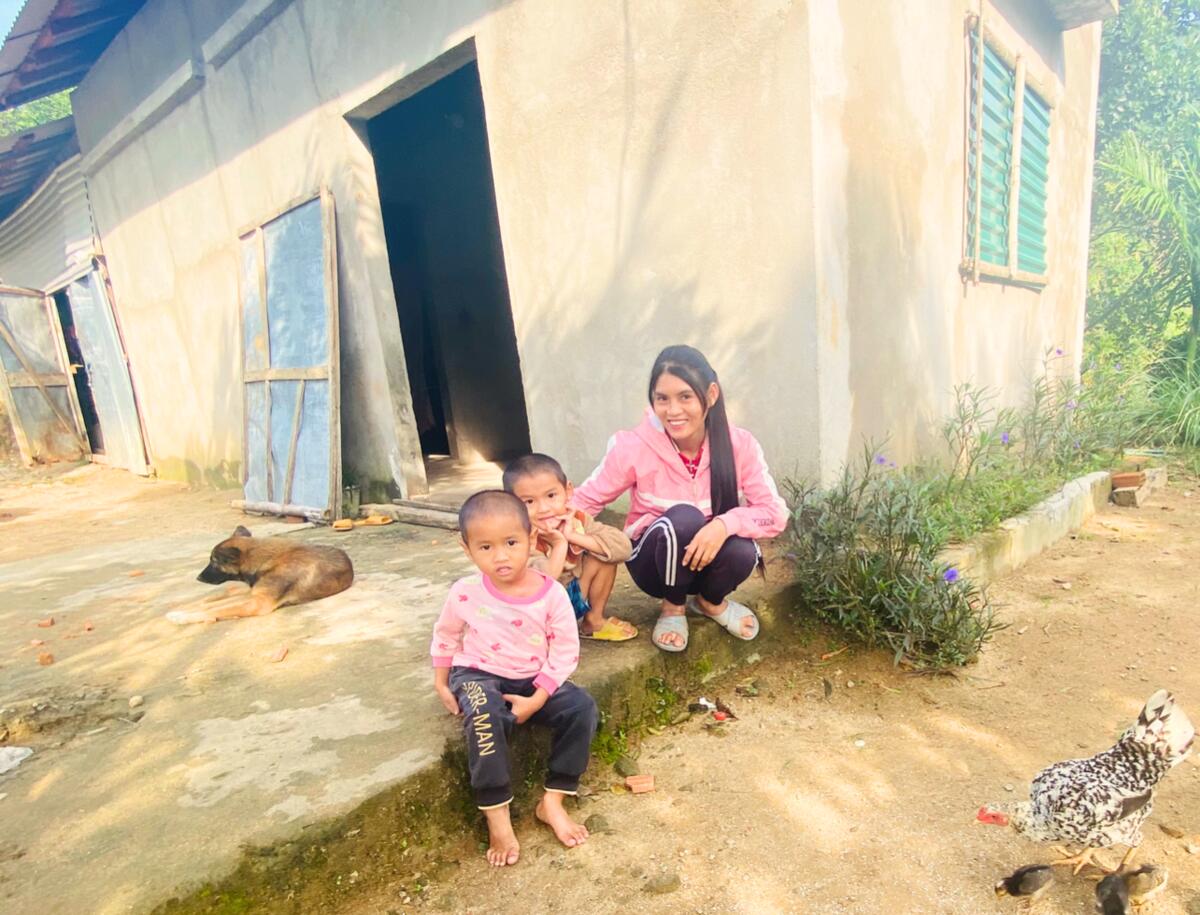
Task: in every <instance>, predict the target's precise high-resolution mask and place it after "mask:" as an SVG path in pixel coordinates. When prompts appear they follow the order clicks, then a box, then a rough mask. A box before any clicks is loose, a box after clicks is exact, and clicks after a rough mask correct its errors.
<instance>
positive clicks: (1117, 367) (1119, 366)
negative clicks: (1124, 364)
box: [1113, 362, 1121, 372]
mask: <svg viewBox="0 0 1200 915" xmlns="http://www.w3.org/2000/svg"><path fill="white" fill-rule="evenodd" d="M1113 368H1115V369H1116V370H1117V371H1118V372H1119V371H1121V363H1119V362H1118V363H1117V364H1116V365H1115V366H1113Z"/></svg>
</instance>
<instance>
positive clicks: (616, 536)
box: [504, 454, 638, 642]
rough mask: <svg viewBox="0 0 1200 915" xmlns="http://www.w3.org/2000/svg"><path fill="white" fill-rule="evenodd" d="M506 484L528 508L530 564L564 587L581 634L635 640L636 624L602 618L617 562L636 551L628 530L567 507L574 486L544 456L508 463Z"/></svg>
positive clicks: (549, 459)
mask: <svg viewBox="0 0 1200 915" xmlns="http://www.w3.org/2000/svg"><path fill="white" fill-rule="evenodd" d="M504 488H505V489H506V490H507V491H508V492H511V493H512V494H513V495H515V496H516V497H517V498H518V499H520V500H521V501H522V502H524V503H525V505H526V506H527V507H528V509H529V519H530V520H531V521H532V522H533V526H534V529H535V531H536V533H537V540H535V541H534V545H533V549H534V557H533V559H532V560H531V563H532V565H533V566H534V568H536V569H539V570H541V571H543V572H545V573H546V574H547V575H550V576H552V577H553V578H557V579H558V581H559V582H560V583H561V584H562V585H564V586H565V587H566V589H567V594H568V595H569V596H570V598H571V604H572V606H573V607H574V608H575V616H576V617H577V618H578V619H579V620H580V624H579V628H580V632H581V634H582V635H583V637H584V638H586V639H597V640H599V641H604V642H625V641H628V640H629V639H632V638H636V637H637V634H638V631H637V627H636V626H634V625H633V624H631V623H627V622H625V620H621V619H617V618H616V617H611V616H610V617H608V618H607V619H605V617H604V610H605V608H606V607H607V606H608V598H609V596H610V595H611V594H612V590H613V584H614V582H616V580H617V566H618V565H620V564H621V563H622V562H624V561H625V560H626V559H628V558H629V555H630V553H631V552H633V544H631V543H630V542H629V538H628V537H627V536H626V535H625V532H624V531H621V530H618V529H617V528H615V527H610V526H609V525H607V524H601V523H600V522H599V521H597V520H595V519H594V518H592V517H591V516H589V515H588V514H586V513H585V512H582V511H578V510H572V509H571V508H569V507H568V504H567V503H568V502H570V501H571V496H572V494H573V493H574V487H573V486H571V484H570V482H569V481H568V480H567V475H566V474H565V473H563V469H562V465H561V464H559V463H558V461H556V460H554V458H552V457H549V456H547V455H545V454H527V455H525V456H524V457H520V458H517V459H516V460H515V461H513V462H512V463H510V464H509V465H508V466H507V467H505V468H504Z"/></svg>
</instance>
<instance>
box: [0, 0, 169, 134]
mask: <svg viewBox="0 0 1200 915" xmlns="http://www.w3.org/2000/svg"><path fill="white" fill-rule="evenodd" d="M145 2H146V0H26V2H25V6H24V7H22V8H21V12H20V14H19V15H18V16H17V21H16V22H14V23H13V27H12V30H11V31H10V32H9V34H8V38H7V39H5V41H4V45H3V47H0V111H3V110H4V109H6V108H12V107H14V106H16V105H20V104H22V103H24V102H29V101H33V100H34V99H38V98H42V97H44V96H47V95H53V94H54V93H55V92H58V91H60V90H62V89H70V88H72V87H73V86H77V85H79V81H80V80H81V79H83V77H84V74H86V73H87V71H88V70H90V69H91V68H92V65H93V64H94V63H95V62H96V61H97V59H98V58H99V57H100V55H101V54H102V53H103V52H104V49H105V48H107V47H108V46H109V44H110V43H111V42H112V40H113V39H114V38H115V37H116V36H117V33H118V32H120V31H121V29H123V28H124V27H125V24H126V23H127V22H128V21H129V20H130V19H131V18H132V17H133V14H134V13H136V12H137V11H138V10H139V9H141V8H142V6H144V5H145Z"/></svg>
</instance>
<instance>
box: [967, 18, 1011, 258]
mask: <svg viewBox="0 0 1200 915" xmlns="http://www.w3.org/2000/svg"><path fill="white" fill-rule="evenodd" d="M975 40H976V41H978V40H979V36H978V35H977V34H976V35H975ZM975 59H976V60H978V59H979V58H978V50H976V55H975ZM971 87H972V90H973V92H974V94H975V98H973V99H972V101H973V104H972V105H971V115H972V117H971V149H972V151H973V152H974V151H975V150H978V153H977V154H976V155H972V156H971V161H970V176H969V178H968V186H969V187H970V191H971V193H970V196H969V200H970V216H971V219H970V221H969V222H968V223H967V225H968V232H969V236H968V251H969V252H974V251H975V233H976V232H978V234H979V259H980V260H981V261H983V262H985V263H988V264H995V265H997V266H1000V267H1004V266H1007V265H1008V201H1009V197H1010V196H1011V194H1010V191H1011V185H1010V183H1009V180H1010V178H1011V177H1012V146H1013V113H1014V107H1015V106H1014V104H1013V100H1014V99H1015V98H1016V74H1015V72H1014V71H1012V70H1011V69H1009V67H1008V65H1007V64H1005V63H1004V61H1002V60H1001V59H1000V57H999V56H998V55H997V54H996V52H995V51H993V50H992V49H991V48H989V47H988V46H987V45H986V44H985V45H984V46H983V79H982V80H979V79H975V80H972V82H971ZM979 93H982V96H981V97H980V96H979ZM979 183H982V187H980V188H978V190H977V189H976V185H977V184H979ZM977 207H978V210H979V213H978V218H976V214H975V210H976V208H977Z"/></svg>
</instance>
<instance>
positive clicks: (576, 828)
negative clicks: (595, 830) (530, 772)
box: [536, 791, 588, 848]
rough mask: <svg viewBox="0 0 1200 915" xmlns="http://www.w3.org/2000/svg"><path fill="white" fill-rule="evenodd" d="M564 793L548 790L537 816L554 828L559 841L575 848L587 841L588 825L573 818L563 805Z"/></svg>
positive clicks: (539, 804) (538, 806) (540, 802)
mask: <svg viewBox="0 0 1200 915" xmlns="http://www.w3.org/2000/svg"><path fill="white" fill-rule="evenodd" d="M562 799H563V795H562V794H560V793H559V792H557V791H547V792H546V793H545V794H544V795H543V796H542V799H541V801H539V802H538V805H537V811H536V813H537V818H538V819H539V820H541V821H542V822H543V823H545V824H546V825H547V826H549V827H550V828H551V829H553V830H554V834H555V835H556V836H558V841H560V842H562V844H563V845H565V846H567V848H574V847H575V846H576V845H582V844H583V843H584V842H586V841H587V837H588V831H587V827H586V826H584V825H583V824H582V823H576V822H575V821H574V820H572V819H571V815H570V814H569V813H567V811H566V808H564V807H563V802H562Z"/></svg>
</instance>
